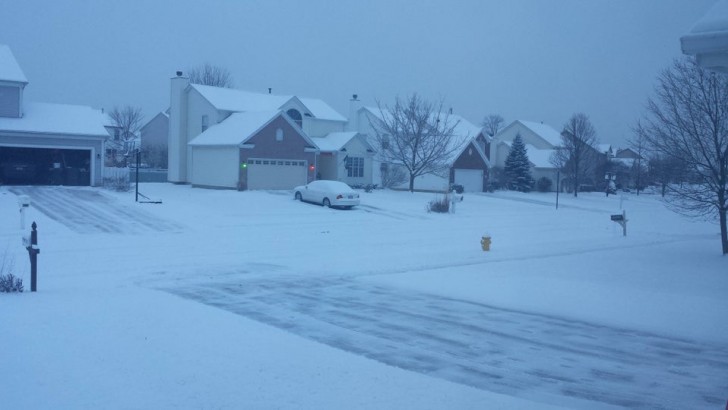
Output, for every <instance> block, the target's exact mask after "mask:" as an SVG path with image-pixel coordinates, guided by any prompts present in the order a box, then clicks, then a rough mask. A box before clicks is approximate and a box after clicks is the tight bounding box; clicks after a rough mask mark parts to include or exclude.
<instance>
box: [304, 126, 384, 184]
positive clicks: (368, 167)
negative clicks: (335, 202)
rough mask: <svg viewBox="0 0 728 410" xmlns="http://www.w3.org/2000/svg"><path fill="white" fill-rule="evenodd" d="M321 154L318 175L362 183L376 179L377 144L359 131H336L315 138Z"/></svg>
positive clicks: (368, 182) (321, 177)
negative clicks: (373, 170)
mask: <svg viewBox="0 0 728 410" xmlns="http://www.w3.org/2000/svg"><path fill="white" fill-rule="evenodd" d="M312 140H313V141H314V143H315V144H316V146H317V147H319V150H320V154H319V159H318V172H317V178H318V179H332V180H337V181H342V182H345V183H347V184H349V185H353V186H358V185H366V184H371V183H372V160H373V157H374V152H375V150H374V147H373V146H372V145H371V144H370V143H369V141H368V140H367V138H366V136H364V135H363V134H359V133H358V132H353V131H345V132H332V133H329V134H327V135H326V136H325V137H314V138H312Z"/></svg>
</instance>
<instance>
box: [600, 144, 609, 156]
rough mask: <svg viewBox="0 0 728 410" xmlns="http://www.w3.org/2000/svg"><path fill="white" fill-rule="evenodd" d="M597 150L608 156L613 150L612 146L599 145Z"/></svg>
mask: <svg viewBox="0 0 728 410" xmlns="http://www.w3.org/2000/svg"><path fill="white" fill-rule="evenodd" d="M597 150H598V151H599V153H600V154H606V153H607V152H609V151H611V150H612V144H597Z"/></svg>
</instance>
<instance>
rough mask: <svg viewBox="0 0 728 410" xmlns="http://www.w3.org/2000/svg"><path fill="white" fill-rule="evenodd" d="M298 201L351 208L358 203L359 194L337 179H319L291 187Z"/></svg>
mask: <svg viewBox="0 0 728 410" xmlns="http://www.w3.org/2000/svg"><path fill="white" fill-rule="evenodd" d="M293 192H295V194H294V197H295V198H296V200H298V201H306V202H312V203H315V204H321V205H323V206H325V207H342V208H347V209H349V208H351V207H352V206H356V205H359V194H358V193H357V192H356V191H354V190H353V189H351V187H350V186H349V185H346V184H345V183H343V182H339V181H326V180H319V181H313V182H310V183H308V184H306V185H301V186H297V187H296V188H294V189H293Z"/></svg>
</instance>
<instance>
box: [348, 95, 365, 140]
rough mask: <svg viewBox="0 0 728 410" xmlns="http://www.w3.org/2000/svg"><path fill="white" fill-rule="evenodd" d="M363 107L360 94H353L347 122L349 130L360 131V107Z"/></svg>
mask: <svg viewBox="0 0 728 410" xmlns="http://www.w3.org/2000/svg"><path fill="white" fill-rule="evenodd" d="M361 107H362V105H361V100H359V95H357V94H352V95H351V100H349V121H348V122H347V123H346V130H347V131H357V132H358V131H359V113H358V111H359V109H360V108H361Z"/></svg>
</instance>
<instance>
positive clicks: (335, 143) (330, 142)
mask: <svg viewBox="0 0 728 410" xmlns="http://www.w3.org/2000/svg"><path fill="white" fill-rule="evenodd" d="M356 134H357V133H356V132H330V133H328V134H326V136H325V137H312V138H311V139H312V140H313V142H314V143H315V144H316V146H317V147H319V148H320V149H321V151H322V152H334V151H338V150H340V149H342V148H344V145H346V143H348V142H349V141H351V139H352V138H354V137H355V136H356Z"/></svg>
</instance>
